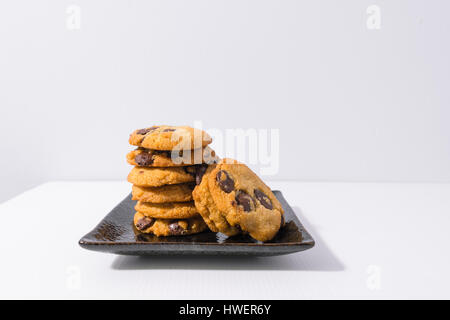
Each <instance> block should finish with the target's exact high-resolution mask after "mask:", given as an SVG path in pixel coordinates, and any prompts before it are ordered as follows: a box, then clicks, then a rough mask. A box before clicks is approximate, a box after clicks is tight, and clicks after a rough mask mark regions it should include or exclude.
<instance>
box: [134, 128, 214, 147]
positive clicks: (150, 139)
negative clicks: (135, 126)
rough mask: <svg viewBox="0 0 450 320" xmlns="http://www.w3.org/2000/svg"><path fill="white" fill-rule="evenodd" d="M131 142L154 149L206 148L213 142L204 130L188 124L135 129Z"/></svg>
mask: <svg viewBox="0 0 450 320" xmlns="http://www.w3.org/2000/svg"><path fill="white" fill-rule="evenodd" d="M129 142H130V144H131V145H134V146H139V147H143V148H147V149H153V150H173V149H178V150H187V149H189V150H192V149H198V148H204V147H206V146H207V145H208V144H210V143H211V142H212V139H211V137H210V136H209V135H208V134H207V133H206V132H205V131H203V130H200V129H194V128H191V127H188V126H165V125H162V126H153V127H149V128H145V129H139V130H135V131H134V132H133V133H132V134H131V135H130V139H129Z"/></svg>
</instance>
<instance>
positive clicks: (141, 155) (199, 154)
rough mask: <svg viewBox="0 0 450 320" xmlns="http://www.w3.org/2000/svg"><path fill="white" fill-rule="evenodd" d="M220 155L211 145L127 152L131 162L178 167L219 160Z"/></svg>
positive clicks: (138, 149)
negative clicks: (217, 154) (186, 148)
mask: <svg viewBox="0 0 450 320" xmlns="http://www.w3.org/2000/svg"><path fill="white" fill-rule="evenodd" d="M218 160H219V159H218V157H217V156H216V153H215V152H214V150H212V149H211V148H210V147H206V148H203V149H196V150H181V151H174V152H173V154H172V152H171V151H161V150H151V149H145V148H137V149H136V150H133V151H131V152H129V153H128V154H127V161H128V163H129V164H131V165H134V166H141V167H177V166H188V165H194V164H201V163H208V164H211V163H215V162H218Z"/></svg>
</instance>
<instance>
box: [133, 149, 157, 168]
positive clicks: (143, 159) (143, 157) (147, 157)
mask: <svg viewBox="0 0 450 320" xmlns="http://www.w3.org/2000/svg"><path fill="white" fill-rule="evenodd" d="M134 161H135V162H136V164H137V165H138V166H144V167H145V166H150V165H151V164H152V163H153V153H152V152H151V151H149V152H142V153H139V154H137V155H136V157H135V158H134Z"/></svg>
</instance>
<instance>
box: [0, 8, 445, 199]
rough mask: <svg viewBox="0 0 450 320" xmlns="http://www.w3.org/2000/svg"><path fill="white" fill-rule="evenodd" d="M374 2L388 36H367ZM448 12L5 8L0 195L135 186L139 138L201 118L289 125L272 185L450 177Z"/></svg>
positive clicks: (226, 123) (209, 122)
mask: <svg viewBox="0 0 450 320" xmlns="http://www.w3.org/2000/svg"><path fill="white" fill-rule="evenodd" d="M71 4H76V5H78V6H79V7H80V8H81V28H80V29H79V30H70V29H68V28H67V27H66V20H67V17H68V15H67V13H66V9H67V7H68V6H69V5H71ZM372 4H376V5H378V6H379V7H380V9H381V29H380V30H369V29H367V27H366V20H367V17H368V16H367V14H366V9H367V7H368V6H369V5H372ZM449 9H450V3H449V2H448V1H437V0H436V1H412V0H409V1H406V0H405V1H375V0H373V1H361V0H354V1H333V0H327V1H325V0H324V1H297V0H290V1H286V0H278V1H274V0H271V1H261V0H258V1H256V0H254V1H248V0H239V1H236V0H232V1H230V0H228V1H217V0H214V1H211V0H204V1H198V0H191V1H181V0H176V1H154V0H152V1H106V0H105V1H74V2H69V1H31V0H29V1H2V2H1V3H0V108H1V109H0V137H1V144H0V154H1V157H0V165H1V168H2V169H1V170H0V181H1V182H0V201H3V200H6V199H8V198H10V197H12V196H14V195H16V194H18V193H20V192H22V191H23V190H25V189H28V188H30V187H32V186H35V185H37V184H39V183H42V182H45V181H50V180H72V179H75V180H86V179H108V180H109V179H115V180H117V179H118V180H124V179H125V177H126V174H127V172H128V171H129V170H130V168H129V166H128V165H127V164H126V163H125V158H124V157H125V153H126V152H127V151H128V150H130V147H129V146H128V144H127V140H128V134H129V133H130V132H131V131H132V130H133V129H135V128H139V127H143V126H148V125H153V124H158V123H167V124H187V125H192V124H193V122H194V121H195V120H201V121H202V123H203V126H204V128H205V129H208V128H245V129H247V128H264V129H270V128H275V129H279V130H280V139H281V140H280V148H281V149H280V170H279V173H278V174H277V175H275V176H270V177H264V179H266V180H271V179H272V180H279V179H285V180H286V179H288V180H312V181H406V182H407V181H435V182H449V181H450V166H449V163H450V144H449V138H450V128H449V125H448V121H449V116H450V110H449V102H450V99H449V98H450V90H449V83H450V82H449V80H450V59H449V57H450V46H449V39H450V37H449V30H450V19H449V18H448V12H449Z"/></svg>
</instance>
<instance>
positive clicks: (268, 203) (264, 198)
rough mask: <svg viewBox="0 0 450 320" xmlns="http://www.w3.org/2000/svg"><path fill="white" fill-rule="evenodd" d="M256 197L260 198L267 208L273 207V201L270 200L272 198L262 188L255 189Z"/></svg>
mask: <svg viewBox="0 0 450 320" xmlns="http://www.w3.org/2000/svg"><path fill="white" fill-rule="evenodd" d="M255 198H256V199H258V200H259V202H260V203H261V204H262V205H263V206H264V207H265V208H267V209H270V210H272V209H273V206H272V201H270V198H269V197H268V196H266V194H265V193H264V192H262V191H261V190H259V189H255Z"/></svg>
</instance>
